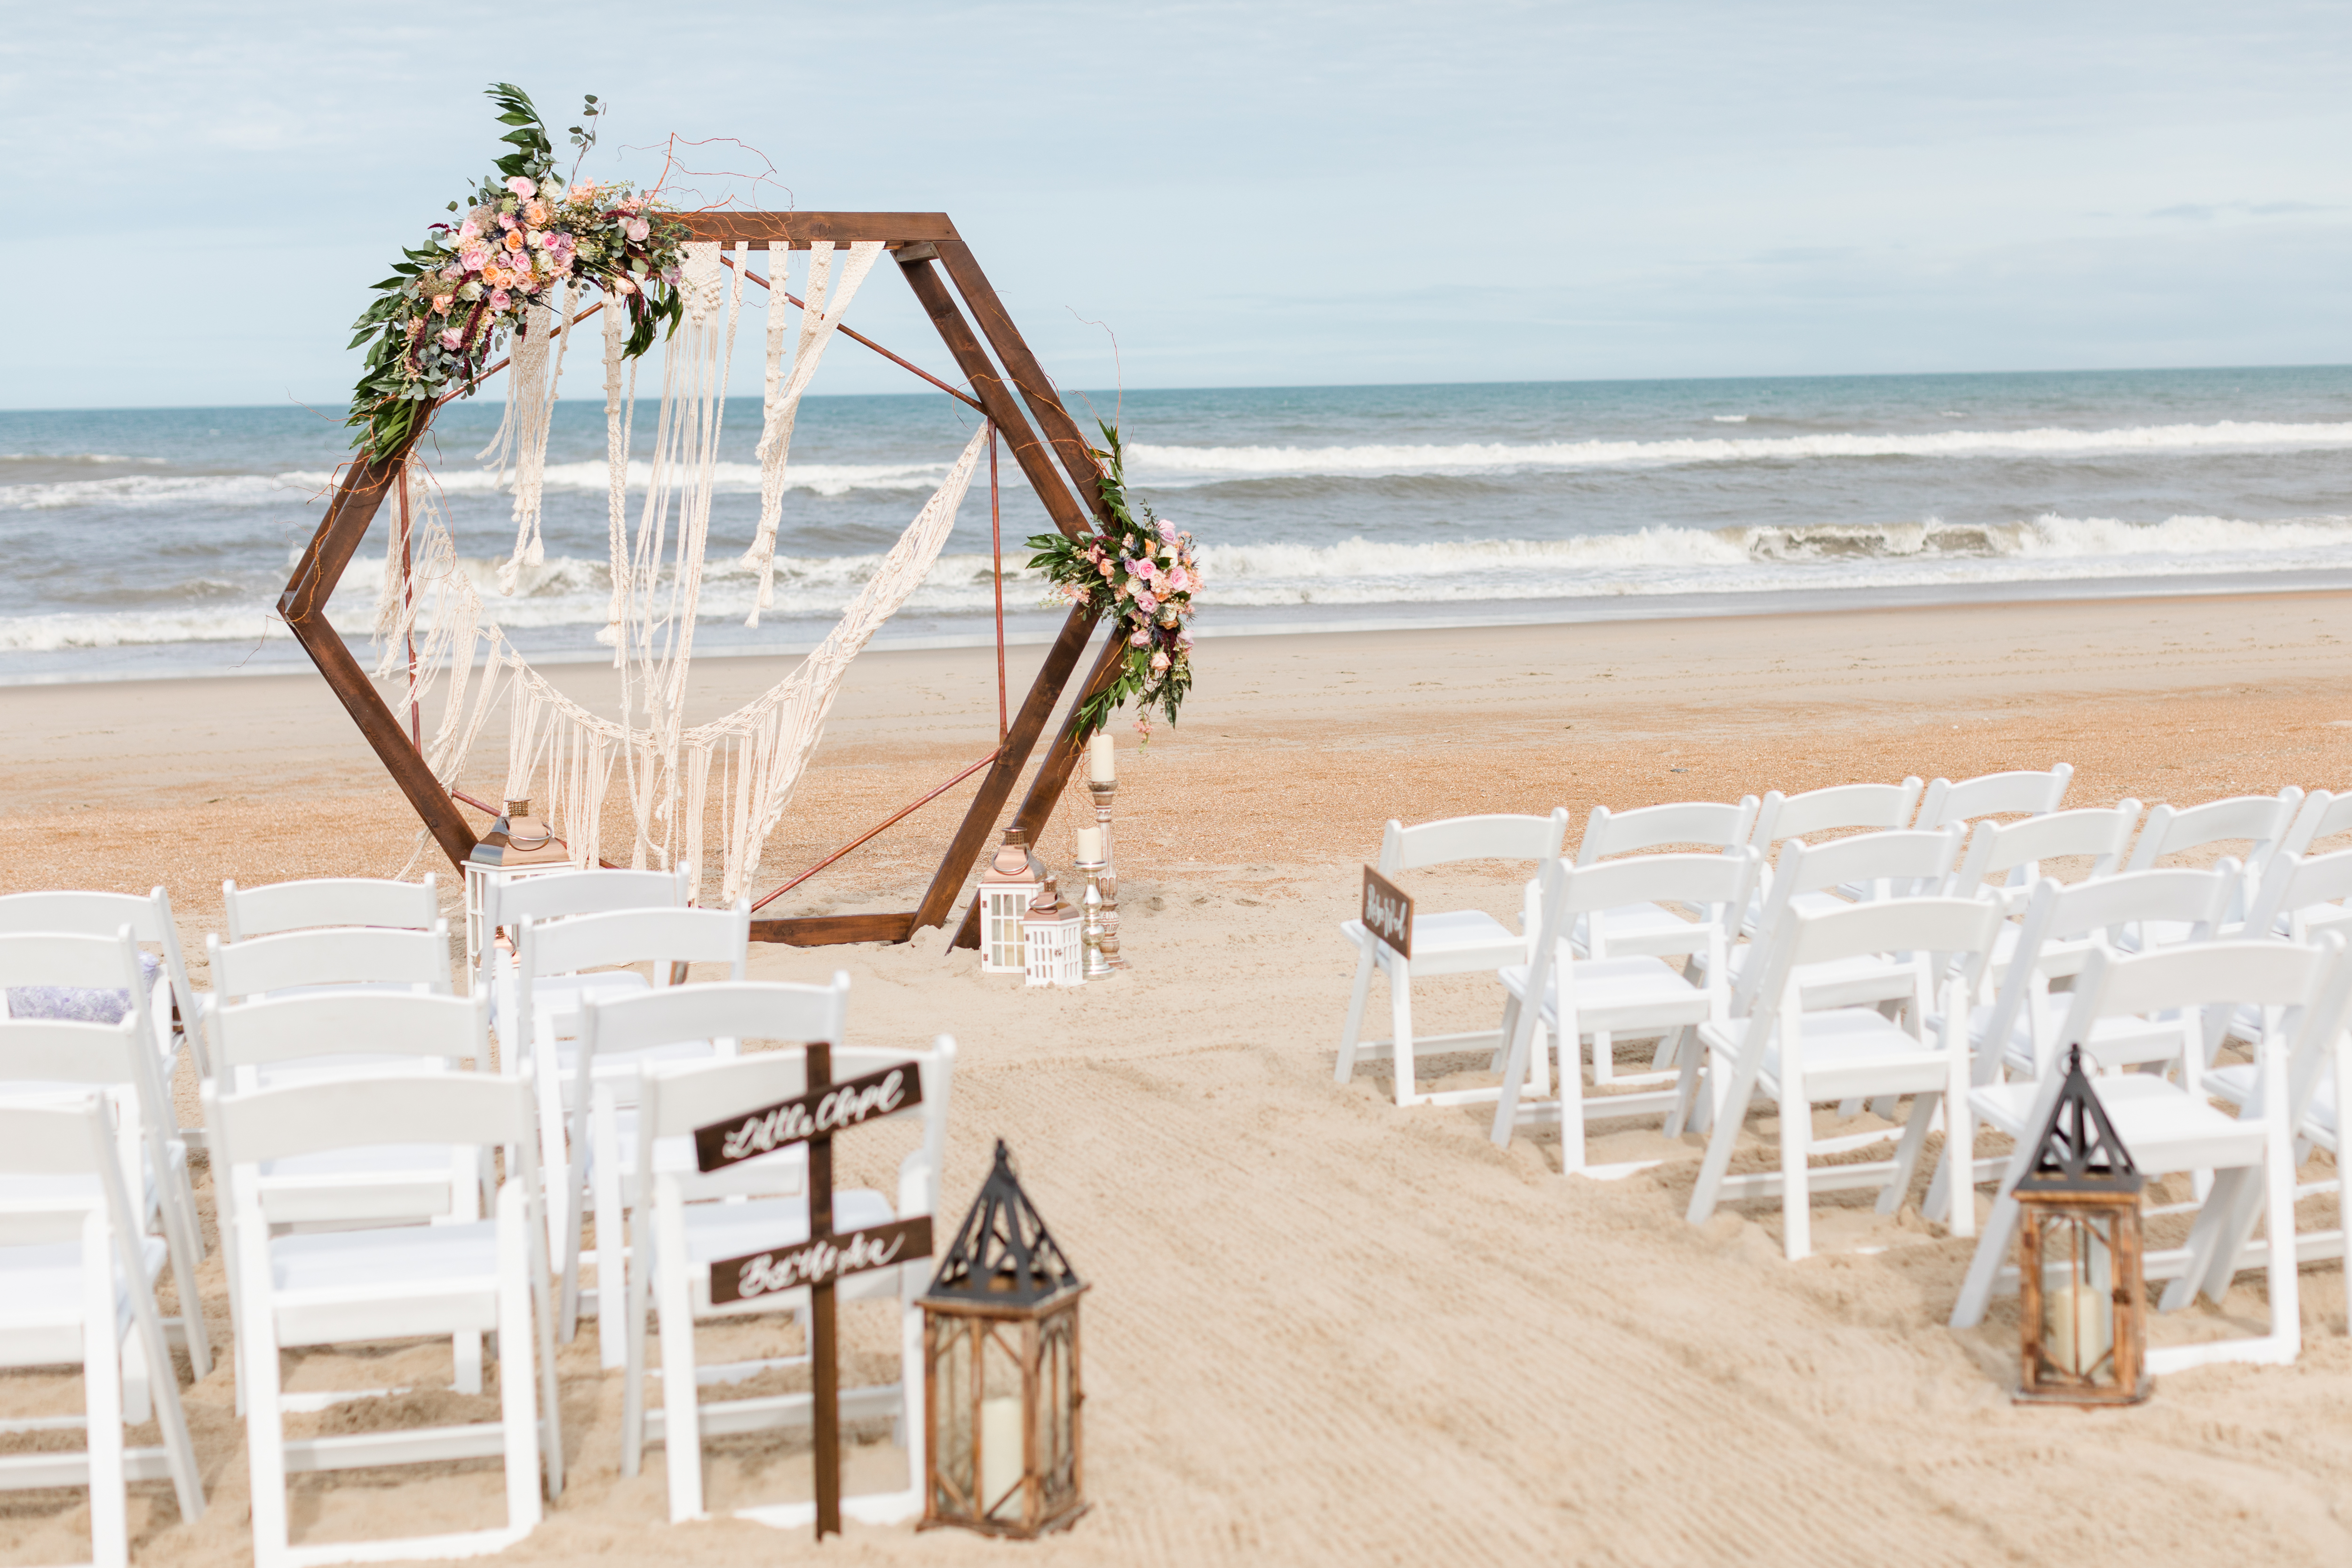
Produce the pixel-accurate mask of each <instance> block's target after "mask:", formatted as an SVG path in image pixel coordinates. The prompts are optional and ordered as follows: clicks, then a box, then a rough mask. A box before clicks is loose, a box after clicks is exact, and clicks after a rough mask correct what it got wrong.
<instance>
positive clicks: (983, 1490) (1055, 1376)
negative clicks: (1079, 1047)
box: [922, 1140, 1087, 1536]
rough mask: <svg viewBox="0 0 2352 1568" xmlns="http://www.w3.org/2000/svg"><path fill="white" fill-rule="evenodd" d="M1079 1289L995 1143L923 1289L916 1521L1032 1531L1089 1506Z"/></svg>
mask: <svg viewBox="0 0 2352 1568" xmlns="http://www.w3.org/2000/svg"><path fill="white" fill-rule="evenodd" d="M1086 1290H1087V1286H1086V1285H1085V1284H1084V1283H1083V1282H1081V1281H1080V1280H1079V1279H1078V1277H1077V1275H1076V1272H1074V1271H1073V1270H1072V1269H1071V1268H1070V1264H1069V1260H1068V1259H1067V1258H1064V1257H1063V1256H1062V1249H1061V1248H1060V1247H1057V1246H1055V1243H1054V1238H1053V1237H1051V1236H1048V1235H1047V1234H1046V1232H1045V1221H1043V1220H1041V1219H1039V1218H1038V1217H1037V1211H1036V1209H1035V1207H1034V1205H1031V1203H1030V1202H1029V1195H1028V1194H1026V1193H1024V1192H1023V1191H1022V1190H1021V1184H1020V1182H1019V1181H1018V1180H1017V1179H1016V1178H1015V1177H1014V1175H1013V1156H1012V1154H1011V1152H1008V1151H1007V1150H1006V1148H1005V1147H1004V1144H1003V1141H1001V1140H1000V1141H999V1142H998V1143H997V1145H996V1168H995V1169H994V1170H992V1171H991V1172H990V1173H989V1176H988V1181H987V1182H986V1184H983V1185H982V1188H981V1190H980V1197H979V1200H978V1201H977V1202H975V1203H974V1204H973V1205H971V1213H970V1214H968V1215H965V1216H964V1221H963V1228H962V1229H961V1230H959V1231H957V1232H956V1238H955V1244H954V1245H953V1246H952V1247H949V1248H948V1250H947V1253H946V1255H945V1257H944V1258H942V1260H941V1262H940V1270H939V1273H938V1274H937V1275H936V1276H935V1277H933V1279H932V1280H931V1288H930V1289H929V1290H928V1291H926V1292H925V1293H924V1295H923V1298H922V1307H923V1403H924V1411H925V1416H924V1418H925V1420H926V1421H927V1422H929V1440H928V1441H927V1442H926V1443H925V1444H924V1445H923V1521H922V1522H923V1527H924V1528H926V1529H929V1528H930V1527H931V1526H934V1525H941V1524H959V1525H962V1526H963V1527H964V1528H966V1529H968V1530H977V1531H984V1532H985V1533H987V1534H990V1535H1010V1536H1034V1535H1040V1534H1043V1533H1045V1531H1049V1530H1059V1529H1061V1528H1063V1527H1064V1526H1066V1525H1067V1524H1069V1523H1070V1522H1071V1521H1074V1520H1076V1518H1077V1517H1078V1515H1080V1514H1081V1513H1084V1512H1085V1511H1086V1509H1087V1504H1086V1500H1085V1499H1084V1496H1083V1495H1082V1494H1083V1491H1084V1485H1085V1479H1086V1473H1085V1467H1084V1465H1083V1463H1082V1461H1081V1458H1080V1444H1079V1415H1080V1407H1081V1406H1082V1405H1084V1404H1085V1402H1086V1395H1085V1394H1084V1393H1083V1392H1082V1391H1081V1389H1080V1386H1079V1382H1078V1298H1079V1297H1080V1296H1082V1295H1084V1294H1085V1293H1086Z"/></svg>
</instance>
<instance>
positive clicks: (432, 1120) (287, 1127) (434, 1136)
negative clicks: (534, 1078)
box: [211, 1072, 537, 1165]
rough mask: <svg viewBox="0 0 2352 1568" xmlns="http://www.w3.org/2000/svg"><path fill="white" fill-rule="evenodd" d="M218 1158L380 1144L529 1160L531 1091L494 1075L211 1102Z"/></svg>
mask: <svg viewBox="0 0 2352 1568" xmlns="http://www.w3.org/2000/svg"><path fill="white" fill-rule="evenodd" d="M211 1110H212V1116H211V1125H212V1128H213V1132H214V1136H215V1138H216V1139H217V1140H218V1141H219V1143H220V1148H219V1149H218V1150H217V1151H215V1158H216V1159H221V1160H226V1161H227V1162H228V1163H232V1164H238V1165H246V1164H258V1163H263V1162H265V1161H270V1160H284V1159H289V1158H291V1157H293V1156H295V1155H298V1154H312V1153H317V1152H320V1151H321V1150H326V1149H349V1148H363V1147H367V1146H370V1145H374V1144H384V1143H428V1144H430V1143H447V1144H465V1145H471V1146H474V1147H490V1146H493V1145H503V1146H506V1147H509V1148H519V1149H520V1151H521V1158H522V1159H523V1160H525V1161H526V1162H528V1161H530V1159H531V1154H532V1150H533V1147H534V1145H535V1144H536V1142H537V1136H536V1134H535V1132H534V1131H533V1108H532V1104H531V1091H530V1085H529V1084H528V1083H526V1082H524V1081H523V1080H522V1079H514V1078H507V1077H503V1076H501V1075H499V1074H494V1073H471V1072H460V1073H423V1074H409V1075H404V1076H385V1077H376V1078H364V1077H352V1078H338V1079H328V1080H326V1081H323V1082H318V1083H304V1084H296V1085H293V1086H291V1087H289V1088H284V1089H257V1090H255V1091H254V1092H252V1093H248V1094H223V1095H219V1096H217V1097H216V1098H215V1099H214V1100H213V1101H212V1107H211Z"/></svg>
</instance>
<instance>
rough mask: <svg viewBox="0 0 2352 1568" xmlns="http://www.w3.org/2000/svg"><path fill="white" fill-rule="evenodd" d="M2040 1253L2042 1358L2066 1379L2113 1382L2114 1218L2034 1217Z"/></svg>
mask: <svg viewBox="0 0 2352 1568" xmlns="http://www.w3.org/2000/svg"><path fill="white" fill-rule="evenodd" d="M2034 1218H2035V1221H2036V1224H2037V1226H2038V1227H2039V1240H2040V1242H2041V1247H2040V1251H2041V1254H2042V1366H2043V1369H2044V1371H2045V1372H2047V1373H2055V1374H2056V1375H2057V1376H2058V1377H2059V1378H2060V1379H2062V1380H2063V1381H2065V1382H2070V1383H2090V1384H2112V1383H2114V1382H2115V1381H2116V1366H2115V1352H2116V1255H2115V1244H2114V1237H2113V1234H2112V1232H2113V1226H2114V1223H2115V1222H2114V1220H2113V1219H2112V1217H2110V1216H2109V1215H2103V1214H2082V1213H2074V1214H2069V1213H2063V1212H2062V1213H2055V1214H2053V1213H2050V1212H2048V1211H2046V1210H2045V1211H2042V1213H2040V1214H2037V1215H2035V1216H2034Z"/></svg>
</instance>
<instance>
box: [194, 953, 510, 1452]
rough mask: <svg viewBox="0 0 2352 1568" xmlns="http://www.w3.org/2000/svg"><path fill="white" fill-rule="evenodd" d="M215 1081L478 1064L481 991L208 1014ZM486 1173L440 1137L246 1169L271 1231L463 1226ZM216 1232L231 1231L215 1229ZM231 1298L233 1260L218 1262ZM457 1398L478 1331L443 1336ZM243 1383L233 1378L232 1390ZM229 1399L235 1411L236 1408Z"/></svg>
mask: <svg viewBox="0 0 2352 1568" xmlns="http://www.w3.org/2000/svg"><path fill="white" fill-rule="evenodd" d="M212 1026H213V1039H214V1046H213V1048H214V1051H215V1058H214V1059H215V1061H216V1062H217V1063H218V1065H219V1071H220V1079H219V1081H220V1082H221V1083H222V1084H224V1085H226V1088H227V1089H228V1090H229V1091H230V1092H232V1093H239V1094H250V1093H253V1092H254V1091H256V1090H257V1089H264V1088H272V1089H278V1088H285V1087H287V1086H288V1085H290V1084H298V1083H317V1082H320V1081H323V1080H326V1079H336V1078H353V1077H373V1076H380V1075H383V1074H386V1073H395V1072H401V1071H404V1070H405V1071H414V1072H454V1071H457V1070H458V1069H459V1068H462V1067H464V1066H465V1065H467V1063H469V1062H470V1063H472V1064H474V1066H475V1068H476V1069H477V1070H482V1069H485V1068H487V1067H488V1061H489V1004H488V999H487V998H482V997H467V996H449V995H443V994H436V993H432V992H418V993H414V994H397V993H383V992H366V991H345V992H332V991H329V992H298V993H296V994H292V995H286V996H279V997H276V998H272V999H268V1000H264V1001H259V1002H243V1003H236V1004H232V1005H227V1006H224V1007H221V1008H220V1009H218V1010H217V1011H216V1012H215V1015H214V1016H213V1020H212ZM490 1177H491V1173H490V1171H489V1169H488V1167H487V1166H486V1165H484V1164H483V1163H481V1161H480V1160H479V1158H478V1153H477V1152H476V1151H473V1150H469V1149H465V1148H453V1147H452V1146H450V1145H449V1144H446V1143H441V1142H424V1143H408V1144H397V1143H372V1144H366V1145H356V1146H349V1147H338V1148H332V1149H323V1150H319V1151H315V1152H310V1153H307V1154H294V1155H289V1156H287V1157H286V1158H284V1159H277V1160H264V1161H260V1162H257V1163H256V1166H255V1175H254V1183H253V1189H254V1195H255V1198H256V1200H257V1202H258V1203H259V1205H260V1207H261V1213H262V1215H263V1216H264V1217H265V1218H267V1219H268V1222H269V1223H270V1224H271V1225H273V1226H293V1227H295V1228H297V1229H301V1230H322V1229H324V1230H333V1229H349V1228H352V1226H359V1225H370V1224H375V1223H379V1222H382V1221H385V1220H393V1219H416V1218H420V1217H422V1218H425V1219H428V1220H430V1221H432V1222H434V1223H438V1224H470V1223H473V1222H474V1221H477V1220H479V1219H480V1218H481V1217H482V1194H483V1193H484V1192H485V1191H486V1190H488V1187H489V1186H490V1184H491V1181H490ZM223 1236H224V1238H225V1239H227V1240H229V1241H231V1242H233V1241H234V1239H235V1233H234V1232H233V1231H231V1230H229V1229H227V1228H226V1227H224V1230H223ZM227 1274H228V1285H229V1294H230V1299H231V1302H232V1306H233V1305H234V1302H235V1300H236V1292H237V1290H238V1289H239V1288H240V1287H239V1283H238V1277H237V1269H236V1258H235V1257H234V1255H232V1256H231V1257H230V1258H229V1259H228V1268H227ZM451 1353H452V1355H453V1356H454V1358H455V1361H456V1364H457V1383H456V1387H457V1392H458V1393H460V1394H479V1393H480V1392H481V1391H482V1336H481V1335H480V1334H479V1333H478V1332H475V1331H467V1332H465V1333H460V1334H457V1335H455V1336H453V1339H452V1343H451ZM243 1392H244V1390H243V1385H242V1384H240V1385H239V1394H240V1396H241V1395H242V1394H243ZM242 1407H243V1406H242V1405H241V1404H240V1408H242Z"/></svg>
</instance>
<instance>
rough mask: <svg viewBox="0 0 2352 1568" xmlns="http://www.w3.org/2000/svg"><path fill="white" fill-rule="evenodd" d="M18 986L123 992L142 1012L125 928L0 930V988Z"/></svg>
mask: <svg viewBox="0 0 2352 1568" xmlns="http://www.w3.org/2000/svg"><path fill="white" fill-rule="evenodd" d="M20 985H65V986H72V987H74V988H76V989H82V990H91V991H127V992H128V993H130V996H131V1009H132V1010H133V1011H134V1012H137V1013H139V1014H140V1015H141V1016H145V1013H146V1000H147V999H146V988H145V985H144V984H142V980H141V978H140V973H139V948H138V944H137V942H135V941H134V940H133V938H132V936H131V931H129V930H128V929H127V927H126V928H124V929H121V930H117V931H113V932H111V933H109V934H107V935H104V936H84V935H81V934H79V933H75V932H66V931H19V932H15V933H11V934H8V935H0V988H6V989H12V990H13V989H14V988H16V987H17V986H20Z"/></svg>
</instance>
